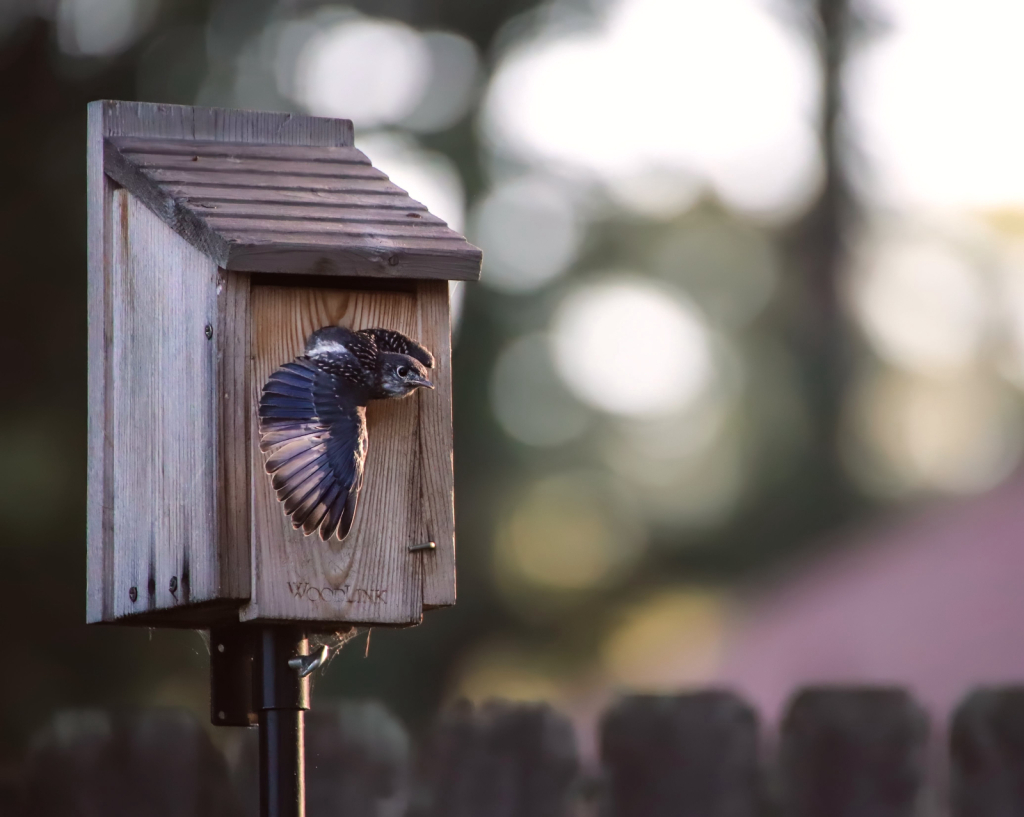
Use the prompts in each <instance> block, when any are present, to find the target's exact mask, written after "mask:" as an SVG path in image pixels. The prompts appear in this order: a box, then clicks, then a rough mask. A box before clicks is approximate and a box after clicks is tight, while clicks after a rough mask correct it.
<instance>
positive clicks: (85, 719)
mask: <svg viewBox="0 0 1024 817" xmlns="http://www.w3.org/2000/svg"><path fill="white" fill-rule="evenodd" d="M24 802H25V814H26V815H32V817H69V816H70V815H103V817H240V815H241V808H240V806H239V803H238V800H237V797H236V795H235V791H234V789H233V787H232V785H231V780H230V777H229V775H228V768H227V763H226V762H225V760H224V757H223V755H221V753H220V752H219V751H218V750H217V749H216V747H214V745H213V744H212V743H211V741H210V739H209V737H208V736H207V734H206V732H205V731H204V729H203V727H202V726H201V725H200V723H199V721H198V720H197V719H196V718H195V717H194V716H193V715H192V714H190V713H188V712H186V711H184V710H178V709H146V710H141V711H138V712H134V713H119V714H113V715H111V714H108V713H105V712H99V711H66V712H60V713H58V714H57V715H56V716H54V718H53V720H52V721H51V722H50V724H49V726H47V727H46V728H45V729H43V730H42V732H41V733H40V734H38V735H37V736H36V739H35V740H34V741H33V746H32V748H31V749H30V750H29V755H28V758H27V760H26V764H25V787H24Z"/></svg>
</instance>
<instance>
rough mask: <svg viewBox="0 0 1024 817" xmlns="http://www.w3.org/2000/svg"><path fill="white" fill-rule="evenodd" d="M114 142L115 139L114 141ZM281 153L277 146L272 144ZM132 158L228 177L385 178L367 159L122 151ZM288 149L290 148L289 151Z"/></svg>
mask: <svg viewBox="0 0 1024 817" xmlns="http://www.w3.org/2000/svg"><path fill="white" fill-rule="evenodd" d="M114 144H115V145H116V144H117V143H116V142H114ZM275 150H277V152H278V154H280V148H275ZM122 152H123V153H124V154H125V155H126V156H127V157H128V158H129V160H130V161H131V162H132V164H134V165H136V166H137V167H139V168H142V169H144V170H152V171H156V170H160V171H164V172H166V173H168V174H170V173H171V172H172V171H188V172H190V173H204V174H209V175H211V176H213V177H214V178H216V177H217V176H218V175H220V174H227V175H228V176H229V177H230V176H231V175H232V174H236V173H259V174H268V175H270V174H290V175H300V176H318V177H323V178H326V179H387V178H388V177H387V174H386V173H384V171H382V170H378V169H377V168H375V167H373V166H371V165H370V164H368V163H367V162H351V161H344V162H336V161H302V160H299V159H292V158H289V159H264V158H262V157H250V156H239V155H229V156H205V155H201V154H200V153H198V152H197V151H188V152H186V153H184V154H179V155H171V154H165V153H152V152H144V153H141V152H140V153H128V152H127V151H122ZM289 153H291V151H289Z"/></svg>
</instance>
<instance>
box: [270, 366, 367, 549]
mask: <svg viewBox="0 0 1024 817" xmlns="http://www.w3.org/2000/svg"><path fill="white" fill-rule="evenodd" d="M345 391H346V388H345V384H344V383H343V382H342V381H341V380H340V379H339V378H338V377H336V376H335V375H333V374H330V373H328V372H325V371H323V370H322V369H320V368H319V367H317V366H316V365H315V364H314V363H312V362H311V361H310V360H308V359H306V358H298V359H296V360H294V361H292V362H291V363H285V364H284V365H283V366H282V367H281V368H279V369H278V370H277V371H275V372H274V373H273V374H272V375H271V376H270V378H269V379H268V380H267V383H266V385H265V386H264V387H263V393H262V395H261V397H260V407H259V427H260V450H261V451H262V452H263V453H264V454H265V456H266V469H267V473H268V474H270V475H271V482H272V484H273V486H274V490H275V491H276V492H277V498H278V499H279V500H281V501H282V502H283V503H284V511H285V513H286V514H287V515H288V516H290V517H291V520H292V526H293V527H295V528H302V531H303V533H305V534H306V535H307V536H308V535H309V534H311V533H313V531H315V530H318V529H319V531H320V538H321V539H324V540H327V539H329V538H330V537H331V536H332V535H333V534H334V533H335V532H336V533H337V534H338V538H339V539H344V538H345V536H346V535H347V534H348V532H349V529H350V528H351V527H352V519H353V517H354V516H355V512H356V504H357V503H358V501H359V488H360V486H361V485H362V481H363V463H364V461H365V459H366V416H365V410H364V409H363V408H362V407H361V406H356V405H353V404H352V401H350V400H346V395H345Z"/></svg>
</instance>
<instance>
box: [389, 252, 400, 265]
mask: <svg viewBox="0 0 1024 817" xmlns="http://www.w3.org/2000/svg"><path fill="white" fill-rule="evenodd" d="M388 263H389V264H390V265H391V266H393V267H397V266H398V256H397V255H392V256H391V257H390V258H389V259H388Z"/></svg>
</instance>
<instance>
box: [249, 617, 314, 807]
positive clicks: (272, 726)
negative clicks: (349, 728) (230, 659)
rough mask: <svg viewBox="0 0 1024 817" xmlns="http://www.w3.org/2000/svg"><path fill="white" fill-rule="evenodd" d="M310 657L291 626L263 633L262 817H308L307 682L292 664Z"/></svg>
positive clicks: (259, 659)
mask: <svg viewBox="0 0 1024 817" xmlns="http://www.w3.org/2000/svg"><path fill="white" fill-rule="evenodd" d="M308 653H309V642H308V641H307V640H306V637H305V635H304V634H303V633H302V632H300V631H298V630H296V629H295V628H293V627H264V628H263V629H262V630H261V631H260V635H259V645H258V648H257V650H256V656H255V658H256V660H255V667H254V669H255V672H254V673H253V685H254V689H253V698H254V703H255V707H256V712H257V715H258V717H259V730H260V817H305V814H306V791H305V752H304V726H305V711H306V710H307V709H309V678H308V677H305V678H303V677H300V674H299V671H298V670H297V669H295V668H294V667H291V666H289V665H288V662H289V661H290V660H291V659H293V658H295V657H296V656H299V655H307V654H308Z"/></svg>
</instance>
